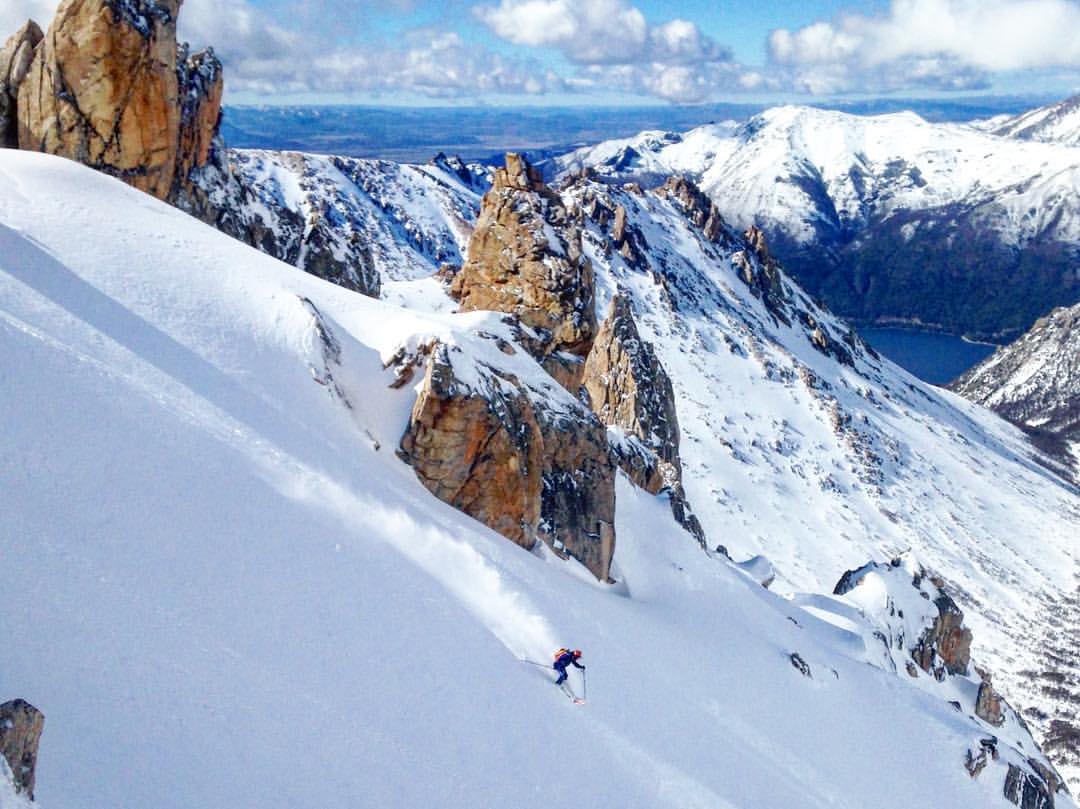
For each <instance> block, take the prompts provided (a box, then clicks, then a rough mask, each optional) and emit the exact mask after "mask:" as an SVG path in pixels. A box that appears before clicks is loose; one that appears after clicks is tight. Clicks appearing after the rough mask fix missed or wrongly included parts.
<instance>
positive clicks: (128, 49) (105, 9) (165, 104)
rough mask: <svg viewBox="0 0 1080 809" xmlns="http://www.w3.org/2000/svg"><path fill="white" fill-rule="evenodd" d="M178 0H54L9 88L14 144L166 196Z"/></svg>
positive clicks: (173, 139) (171, 164)
mask: <svg viewBox="0 0 1080 809" xmlns="http://www.w3.org/2000/svg"><path fill="white" fill-rule="evenodd" d="M180 2H181V0H123V2H121V1H120V0H64V2H62V3H61V4H60V7H59V8H58V9H57V12H56V16H55V18H54V20H53V23H52V25H51V26H50V27H49V31H48V33H47V34H46V35H45V39H44V40H43V42H42V44H41V46H40V47H39V48H38V49H37V51H36V54H35V56H34V60H33V63H32V64H31V66H30V71H29V73H28V75H27V77H26V80H25V81H24V82H23V83H22V85H21V86H20V88H19V104H18V117H19V147H20V148H22V149H33V150H36V151H41V152H47V153H49V154H55V155H61V156H63V157H67V158H70V159H72V160H76V161H78V162H80V163H85V164H86V165H88V166H92V167H93V168H96V169H98V170H99V171H103V172H106V173H108V174H112V175H113V176H115V177H119V178H121V179H123V180H124V181H125V182H127V183H129V184H130V185H133V186H134V187H136V188H138V189H140V190H143V191H146V192H148V193H150V194H153V195H154V196H156V197H158V198H159V199H166V198H167V197H168V196H169V193H170V192H171V191H172V188H173V181H174V179H175V177H176V172H177V150H178V147H179V142H180V141H179V139H180V104H179V83H178V80H177V70H176V63H177V51H176V15H177V12H178V11H179V9H180Z"/></svg>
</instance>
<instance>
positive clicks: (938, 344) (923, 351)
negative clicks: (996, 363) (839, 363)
mask: <svg viewBox="0 0 1080 809" xmlns="http://www.w3.org/2000/svg"><path fill="white" fill-rule="evenodd" d="M859 335H860V336H861V337H862V338H863V339H864V340H866V342H868V343H869V344H870V345H872V346H873V347H874V350H876V351H877V352H878V353H879V354H881V355H883V356H885V357H888V358H889V359H890V360H892V361H893V362H895V363H896V364H897V365H900V366H902V367H903V368H906V369H907V370H908V371H910V372H911V373H913V374H914V375H915V376H917V377H919V379H922V380H924V381H926V382H930V383H933V384H934V385H944V384H946V383H947V382H951V381H952V380H954V379H956V377H958V376H960V374H962V373H964V371H966V370H967V369H968V368H970V367H971V366H973V365H975V364H976V363H978V362H980V361H981V360H983V359H985V358H986V357H989V356H990V355H991V354H992V353H994V348H996V346H992V345H985V344H983V343H969V342H966V341H965V340H963V339H962V338H960V337H955V336H953V335H951V334H935V333H932V332H925V331H912V330H910V329H884V328H866V329H859Z"/></svg>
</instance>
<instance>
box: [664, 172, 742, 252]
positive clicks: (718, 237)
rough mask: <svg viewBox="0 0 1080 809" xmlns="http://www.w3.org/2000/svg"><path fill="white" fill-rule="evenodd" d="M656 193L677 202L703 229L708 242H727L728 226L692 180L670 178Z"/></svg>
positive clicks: (695, 223) (694, 222) (692, 221)
mask: <svg viewBox="0 0 1080 809" xmlns="http://www.w3.org/2000/svg"><path fill="white" fill-rule="evenodd" d="M656 193H657V194H658V195H659V196H661V197H664V198H665V199H669V200H671V201H673V202H677V203H678V204H679V206H680V207H681V208H682V210H683V212H684V213H685V214H686V216H687V218H688V219H689V220H690V222H691V223H693V224H694V225H696V226H697V227H699V228H700V229H701V233H702V235H703V236H704V237H705V238H706V239H707V240H708V241H710V242H718V243H723V242H725V241H726V240H727V234H728V230H727V226H726V225H725V224H724V218H723V217H722V216H721V215H720V211H719V209H718V208H717V207H716V205H715V204H714V203H713V201H712V200H710V199H709V198H708V197H707V196H705V194H704V193H702V191H701V189H700V188H698V187H697V186H696V185H695V184H694V183H693V182H691V181H690V180H688V179H686V178H685V177H669V178H668V180H667V182H665V183H664V184H663V185H662V186H660V188H658V189H657V190H656Z"/></svg>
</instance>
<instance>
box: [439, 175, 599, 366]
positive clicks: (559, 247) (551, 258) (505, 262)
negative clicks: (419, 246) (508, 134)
mask: <svg viewBox="0 0 1080 809" xmlns="http://www.w3.org/2000/svg"><path fill="white" fill-rule="evenodd" d="M451 294H452V295H453V296H454V297H455V298H456V299H457V300H458V301H459V302H460V303H461V310H462V311H473V310H489V311H495V312H506V313H508V314H513V315H516V316H517V317H518V318H519V319H520V320H521V322H522V323H523V324H524V325H525V326H527V327H529V328H531V329H534V330H536V331H537V333H538V334H539V336H540V341H541V343H542V345H543V349H544V350H543V354H544V355H545V356H546V355H548V354H552V353H554V352H558V351H563V352H568V353H570V354H574V355H577V356H584V355H585V354H587V353H588V351H589V348H590V347H591V345H592V340H593V336H594V334H595V331H596V312H595V306H594V303H593V296H594V286H593V271H592V265H591V264H590V263H589V260H588V259H587V258H586V257H585V255H584V253H583V252H582V246H581V225H580V223H579V222H578V221H577V218H576V217H575V216H574V215H573V213H572V212H571V211H569V210H567V208H566V206H565V205H564V203H563V201H562V199H561V198H560V197H559V195H558V194H556V193H555V192H553V191H552V190H551V189H549V188H548V187H547V186H545V185H544V183H543V180H542V179H541V177H540V173H539V172H538V171H537V170H536V169H534V168H533V167H532V166H530V165H529V164H528V162H527V161H526V160H525V158H523V157H521V156H520V155H516V154H508V155H507V156H506V165H505V166H504V167H503V168H500V169H499V170H497V171H496V172H495V180H494V184H493V185H492V187H491V190H490V191H488V192H487V193H486V194H485V195H484V199H483V202H482V204H481V208H480V215H479V217H478V218H477V220H476V228H475V230H474V231H473V234H472V238H471V240H470V241H469V247H468V252H467V259H466V261H465V264H464V266H463V267H462V269H461V272H459V273H458V274H457V275H456V276H455V278H454V282H453V284H452V286H451Z"/></svg>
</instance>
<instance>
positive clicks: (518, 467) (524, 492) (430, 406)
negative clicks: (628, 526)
mask: <svg viewBox="0 0 1080 809" xmlns="http://www.w3.org/2000/svg"><path fill="white" fill-rule="evenodd" d="M456 352H457V350H456V349H454V348H452V347H449V346H446V345H442V344H437V345H435V346H434V347H433V348H431V349H430V350H429V357H428V359H427V366H426V371H425V375H424V381H423V384H422V386H421V389H420V394H419V397H418V398H417V400H416V404H415V406H414V407H413V411H412V416H411V418H410V421H409V426H408V428H407V430H406V432H405V435H404V436H403V438H402V440H401V455H402V457H403V458H404V459H405V460H406V461H407V462H408V463H410V464H411V465H412V466H413V468H414V469H415V471H416V474H417V477H418V478H419V479H420V481H421V482H422V483H423V484H424V485H425V486H426V487H427V488H428V489H429V490H430V491H431V492H432V493H433V494H435V495H436V496H437V497H438V498H439V499H441V500H443V501H445V502H447V503H450V504H451V505H453V506H454V507H455V508H458V509H460V510H461V511H463V512H465V513H466V514H468V515H469V516H471V517H473V518H475V519H477V520H479V521H480V522H483V523H484V524H485V525H487V526H489V527H491V528H492V529H494V530H495V531H497V532H499V533H500V534H502V535H503V536H505V537H506V538H508V539H510V540H512V541H513V542H515V543H517V544H518V545H520V546H522V547H524V548H532V547H533V546H534V545H535V543H536V542H537V540H540V541H543V542H545V543H546V544H547V545H548V546H549V547H551V548H552V549H554V550H555V551H556V552H558V553H560V554H566V555H569V556H571V557H573V558H575V559H577V560H578V561H580V562H581V563H582V564H584V565H585V566H586V567H587V568H588V569H589V570H590V571H592V573H593V574H594V575H595V576H596V577H597V578H598V579H600V580H601V581H606V580H607V579H608V575H609V571H610V566H611V557H612V554H613V553H614V549H615V470H614V466H613V464H612V462H611V460H610V458H609V456H608V447H607V439H606V435H605V430H604V427H603V425H601V424H600V422H599V421H598V420H597V419H596V417H595V416H593V415H592V414H591V413H590V412H588V410H586V409H585V408H584V407H583V406H581V405H580V403H578V402H577V401H575V400H574V399H572V398H571V397H570V396H569V395H568V394H566V393H565V392H564V391H560V390H559V389H558V388H557V387H556V386H555V385H554V384H549V385H547V386H546V387H545V388H544V389H539V388H537V387H533V386H530V385H529V384H528V383H526V382H524V381H522V380H521V379H520V378H519V377H518V376H516V375H515V374H513V373H510V372H507V371H505V370H500V369H498V368H495V367H493V366H491V365H487V364H485V363H482V362H477V363H475V364H473V365H471V367H469V368H468V369H466V371H465V372H464V373H462V372H460V371H459V369H458V368H456V367H455V359H457V357H455V354H456ZM458 356H461V355H458ZM459 361H460V362H467V360H464V359H461V360H459Z"/></svg>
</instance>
